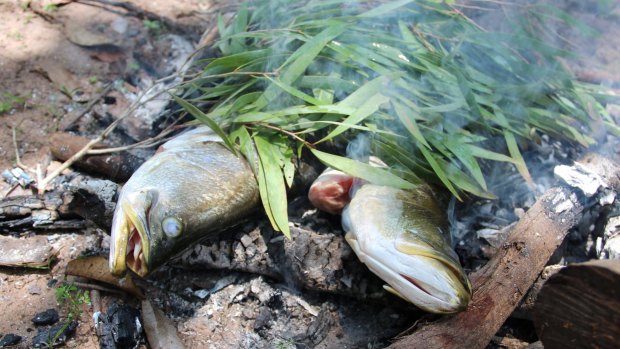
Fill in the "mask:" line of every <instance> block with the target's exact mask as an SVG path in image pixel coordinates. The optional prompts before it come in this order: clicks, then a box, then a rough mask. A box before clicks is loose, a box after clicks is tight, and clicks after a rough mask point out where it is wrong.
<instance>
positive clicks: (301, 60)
mask: <svg viewBox="0 0 620 349" xmlns="http://www.w3.org/2000/svg"><path fill="white" fill-rule="evenodd" d="M345 29H346V25H345V24H343V23H335V24H333V25H331V26H329V27H327V28H325V29H324V30H323V31H322V32H320V33H319V34H317V35H316V36H315V37H313V38H312V39H311V40H309V41H307V42H306V43H304V44H303V45H302V46H301V47H299V48H298V49H297V50H296V51H295V52H294V53H293V54H292V55H291V56H290V57H289V58H288V59H287V60H286V62H284V64H283V65H282V66H283V67H284V68H283V71H282V74H281V75H280V81H282V82H283V83H285V84H291V83H293V81H295V80H297V79H298V78H299V77H300V76H301V74H303V72H304V71H306V69H307V68H308V66H309V65H310V64H311V63H312V62H313V61H314V59H315V57H316V56H317V55H318V54H319V52H321V50H322V49H323V47H324V46H325V45H327V43H328V42H330V41H332V40H333V39H334V38H335V37H337V36H338V35H340V34H341V33H342V32H343V31H344V30H345ZM281 68H282V67H281ZM277 89H278V87H277V86H275V85H271V86H269V87H268V88H267V89H266V90H265V92H264V93H263V96H262V97H261V98H260V99H259V101H257V103H256V105H257V108H258V109H262V108H263V107H264V106H266V105H267V104H268V103H269V102H270V101H272V100H274V99H275V98H276V97H277V96H278V91H279V90H277Z"/></svg>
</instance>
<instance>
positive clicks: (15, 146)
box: [11, 122, 34, 172]
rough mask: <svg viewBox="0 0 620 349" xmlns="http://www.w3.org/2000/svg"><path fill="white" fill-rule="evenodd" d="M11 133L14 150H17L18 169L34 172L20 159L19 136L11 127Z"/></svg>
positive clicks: (16, 161)
mask: <svg viewBox="0 0 620 349" xmlns="http://www.w3.org/2000/svg"><path fill="white" fill-rule="evenodd" d="M20 124H21V122H20ZM11 132H12V133H13V148H15V163H16V164H17V167H19V168H21V169H22V170H24V171H31V172H34V171H32V170H31V169H30V168H28V166H26V165H24V163H22V160H21V158H20V157H19V148H18V147H17V135H16V133H15V127H11Z"/></svg>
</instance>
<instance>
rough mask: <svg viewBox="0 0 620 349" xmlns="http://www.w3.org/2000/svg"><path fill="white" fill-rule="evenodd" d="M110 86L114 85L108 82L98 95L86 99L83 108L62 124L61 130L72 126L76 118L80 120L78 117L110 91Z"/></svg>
mask: <svg viewBox="0 0 620 349" xmlns="http://www.w3.org/2000/svg"><path fill="white" fill-rule="evenodd" d="M112 86H114V84H113V83H111V82H110V83H108V84H107V85H106V86H105V87H104V88H103V91H101V93H99V94H98V95H96V96H95V97H94V98H92V99H91V100H90V101H88V104H86V107H84V109H83V110H82V111H80V112H79V113H78V114H77V115H76V116H75V117H74V118H73V120H71V121H69V123H68V124H67V125H64V126H63V130H66V129H68V128H69V127H71V126H73V124H74V123H76V122H77V121H78V120H80V118H81V117H82V116H84V115H86V113H88V112H89V111H90V110H91V109H92V108H93V107H94V106H95V104H97V103H98V102H99V101H100V100H101V99H102V98H103V97H105V96H106V95H107V94H108V92H110V89H112Z"/></svg>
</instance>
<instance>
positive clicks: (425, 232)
mask: <svg viewBox="0 0 620 349" xmlns="http://www.w3.org/2000/svg"><path fill="white" fill-rule="evenodd" d="M338 172H339V171H335V170H332V169H328V170H327V171H326V172H325V174H326V175H327V176H328V177H326V178H321V177H323V175H321V176H319V178H318V179H317V181H315V183H314V184H313V186H312V187H311V188H310V192H309V198H310V201H312V202H313V203H315V205H316V203H318V205H317V207H318V208H324V207H327V208H328V209H329V210H331V212H339V211H342V226H343V229H344V230H345V231H346V236H345V239H346V240H347V242H348V243H349V245H350V246H351V248H352V249H353V251H355V254H356V255H357V257H358V258H359V259H360V260H361V261H362V262H363V263H364V264H366V266H368V268H369V269H370V270H371V271H372V272H373V273H375V274H376V275H377V276H379V277H380V278H381V279H383V281H385V282H386V283H387V284H388V285H386V286H384V288H385V289H386V290H388V291H389V292H391V293H394V294H396V295H397V296H400V297H401V298H403V299H405V300H407V301H409V302H411V303H413V304H414V305H416V306H417V307H419V308H421V309H423V310H425V311H428V312H431V313H439V314H451V313H456V312H459V311H462V310H464V309H465V308H467V305H468V304H469V301H470V299H471V293H472V290H471V284H470V282H469V279H468V278H467V275H466V274H465V272H464V271H463V269H462V267H461V265H460V263H459V259H458V256H457V255H456V253H455V252H454V250H452V248H451V246H450V241H449V236H448V231H447V226H446V222H447V220H446V219H445V217H444V215H443V212H442V210H441V209H440V207H439V206H438V205H437V203H436V201H435V199H434V196H433V194H432V191H431V190H430V187H428V186H425V185H420V186H418V187H417V188H416V189H414V190H402V189H396V188H391V187H387V186H381V185H374V184H370V183H366V182H363V181H362V180H359V179H354V180H351V178H349V179H347V178H346V177H347V175H346V174H344V173H342V172H340V173H338ZM349 177H350V176H349ZM338 186H342V188H340V189H337V188H336V187H338ZM346 202H348V204H345V203H346ZM339 205H340V206H339Z"/></svg>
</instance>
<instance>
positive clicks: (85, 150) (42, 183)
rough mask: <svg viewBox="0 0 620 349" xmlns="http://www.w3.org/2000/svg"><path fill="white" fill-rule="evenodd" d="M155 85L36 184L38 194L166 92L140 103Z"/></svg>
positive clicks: (156, 94)
mask: <svg viewBox="0 0 620 349" xmlns="http://www.w3.org/2000/svg"><path fill="white" fill-rule="evenodd" d="M167 78H168V77H166V78H164V79H167ZM164 79H161V80H164ZM161 80H160V81H161ZM157 85H158V83H157V82H155V83H154V84H153V86H151V87H149V88H148V89H146V90H145V91H143V92H142V93H141V94H140V95H139V96H138V98H137V99H136V101H135V102H134V103H133V104H132V105H131V106H130V107H129V109H127V111H126V112H125V113H124V114H123V115H121V116H120V117H119V118H118V119H116V120H114V122H112V123H111V124H110V125H109V126H108V127H107V128H106V129H105V130H103V132H102V133H101V134H100V135H99V136H97V138H95V139H93V140H91V141H90V142H88V144H86V145H85V146H84V147H83V148H82V149H80V151H78V152H77V153H75V154H74V155H73V156H72V157H70V158H69V159H67V161H65V162H63V163H62V165H60V166H59V167H58V168H57V169H56V170H54V171H53V172H52V173H50V174H48V175H47V177H45V178H43V180H42V181H40V182H38V183H37V188H38V189H39V194H43V193H44V192H45V187H46V186H47V185H48V184H49V183H50V182H51V181H53V180H54V178H56V177H58V175H60V173H62V171H64V170H66V169H67V168H69V167H70V166H71V165H73V163H75V162H76V161H77V160H79V159H81V158H82V157H83V156H84V155H86V154H87V153H88V151H89V150H90V149H91V148H92V147H94V146H95V145H96V144H97V143H99V142H101V141H103V140H104V139H105V138H106V137H107V136H108V135H109V134H110V133H111V132H112V131H113V130H114V129H115V128H116V126H118V124H119V123H120V122H121V121H122V120H123V119H125V118H126V117H128V116H129V115H131V114H132V113H133V112H134V111H135V110H136V108H138V106H139V105H142V104H144V103H146V102H148V101H150V100H152V99H154V98H156V97H157V96H159V95H160V94H162V93H164V92H165V91H166V90H162V91H159V92H157V93H155V94H154V95H153V96H151V97H149V98H147V99H146V100H144V101H142V98H144V96H146V95H147V94H148V93H149V92H150V91H151V90H152V89H153V88H154V87H155V86H157Z"/></svg>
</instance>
